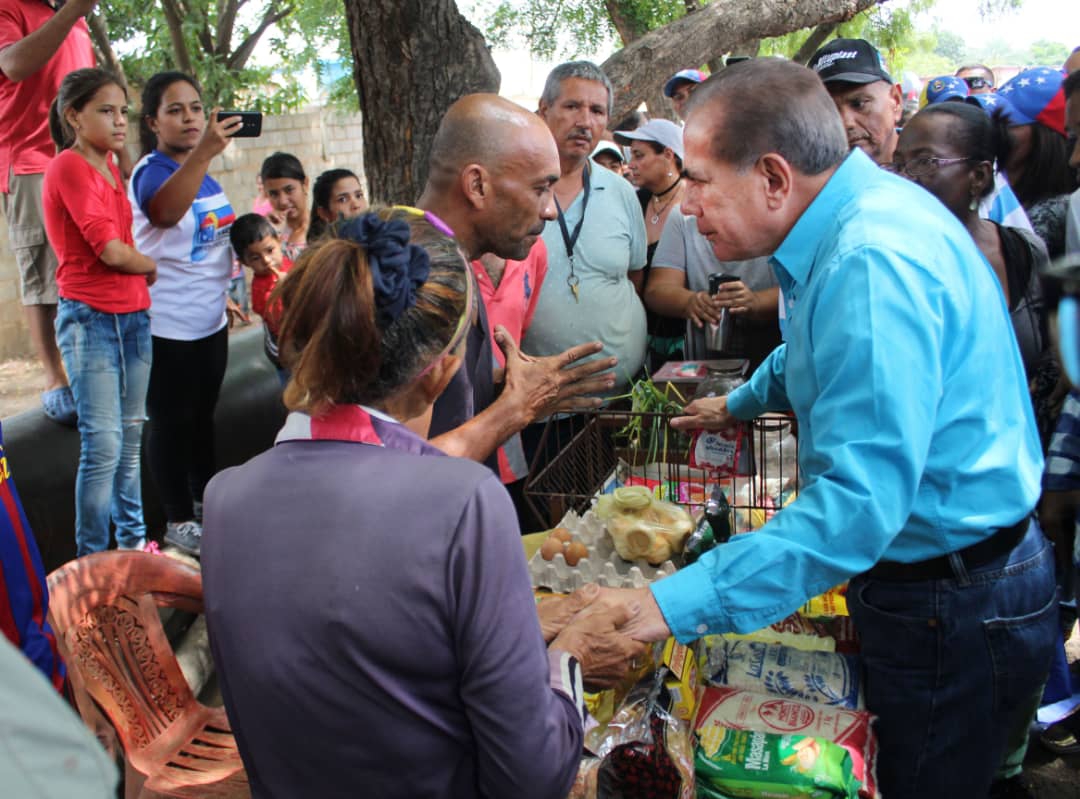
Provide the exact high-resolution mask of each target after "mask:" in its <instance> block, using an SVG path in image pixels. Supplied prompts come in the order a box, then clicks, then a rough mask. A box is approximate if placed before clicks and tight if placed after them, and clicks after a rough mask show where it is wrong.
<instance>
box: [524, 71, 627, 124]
mask: <svg viewBox="0 0 1080 799" xmlns="http://www.w3.org/2000/svg"><path fill="white" fill-rule="evenodd" d="M570 78H581V79H582V80H594V81H596V82H597V83H602V84H604V88H605V89H607V111H608V116H609V117H610V116H611V107H612V106H611V104H612V95H613V94H614V89H612V88H611V80H610V79H609V78H608V76H607V75H605V74H604V70H602V69H600V67H598V66H597V65H596V64H594V63H593V62H592V61H567V62H566V63H564V64H559V66H557V67H555V69H553V70H551V72H550V73H548V76H547V80H546V81H545V82H544V93H543V94H541V95H540V102H541V103H543V104H544V105H547V106H552V105H555V101H556V100H558V99H559V95H560V94H562V84H563V81H564V80H569V79H570Z"/></svg>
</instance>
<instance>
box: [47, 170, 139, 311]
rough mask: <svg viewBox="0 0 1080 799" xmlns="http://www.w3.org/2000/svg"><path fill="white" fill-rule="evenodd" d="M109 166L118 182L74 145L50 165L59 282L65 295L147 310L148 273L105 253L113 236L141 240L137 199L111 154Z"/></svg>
mask: <svg viewBox="0 0 1080 799" xmlns="http://www.w3.org/2000/svg"><path fill="white" fill-rule="evenodd" d="M109 172H110V173H112V178H113V182H114V183H115V184H116V186H115V188H114V187H113V186H110V185H109V183H108V181H106V180H105V178H104V177H103V176H102V175H101V174H100V173H99V172H98V171H97V170H96V169H94V168H93V167H92V166H90V164H89V163H88V162H87V160H86V159H85V158H83V157H82V156H81V155H79V154H78V153H76V152H75V151H73V150H64V151H63V152H62V153H60V154H59V155H57V156H56V158H54V159H53V160H52V163H50V164H49V166H48V168H46V170H45V188H44V189H43V190H42V197H41V202H42V206H43V208H44V211H45V233H46V234H47V235H48V237H49V243H50V244H52V248H53V250H54V251H55V252H56V260H57V262H58V264H59V265H58V266H57V269H56V284H57V286H58V287H59V290H60V296H61V297H66V298H67V299H69V300H78V301H79V302H85V303H86V304H87V305H89V306H90V307H91V308H93V309H94V310H97V311H103V312H104V313H131V312H132V311H144V310H146V309H147V308H149V307H150V291H149V289H148V288H147V286H146V276H145V275H129V274H125V273H123V272H117V271H116V270H115V269H110V268H109V267H108V266H106V265H105V264H104V263H103V262H102V261H101V258H100V255H101V253H102V251H103V250H104V249H105V245H106V244H108V243H109V242H110V241H112V240H113V239H120V241H122V242H124V244H127V245H129V246H131V247H134V246H135V241H134V239H133V238H132V236H131V204H130V203H129V202H128V198H127V190H126V189H125V187H124V181H123V179H122V178H121V177H120V170H118V169H117V168H116V164H114V163H113V160H112V159H111V158H110V159H109Z"/></svg>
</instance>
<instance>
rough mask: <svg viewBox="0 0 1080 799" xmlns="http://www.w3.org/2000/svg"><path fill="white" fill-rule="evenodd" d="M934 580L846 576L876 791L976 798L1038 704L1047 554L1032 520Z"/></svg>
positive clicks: (1051, 627) (1045, 639) (1046, 638)
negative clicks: (969, 563) (1003, 549)
mask: <svg viewBox="0 0 1080 799" xmlns="http://www.w3.org/2000/svg"><path fill="white" fill-rule="evenodd" d="M952 567H953V571H954V576H953V577H952V578H950V579H945V580H925V581H920V582H888V581H885V580H879V579H873V578H872V577H868V576H866V575H861V576H859V577H855V578H853V579H852V580H851V582H850V583H849V585H848V593H847V600H848V608H849V609H850V611H851V618H852V621H854V622H855V628H856V629H857V630H858V631H859V636H860V638H861V640H862V659H863V666H864V668H865V671H866V708H867V710H869V711H870V712H872V713H874V714H875V715H877V717H878V720H877V723H876V724H875V729H876V730H877V735H878V743H879V744H880V750H879V752H880V754H879V758H878V768H877V775H878V785H879V786H880V788H881V795H882V796H885V797H887V798H888V799H959V797H972V799H976V798H977V797H984V796H986V795H987V792H988V790H989V788H990V782H991V780H992V779H993V778H994V776H995V774H996V773H997V771H998V766H999V765H1000V764H1001V762H1002V760H1003V758H1004V757H1005V756H1006V755H1007V754H1008V752H1009V749H1010V748H1011V747H1013V746H1015V742H1014V741H1011V740H1010V738H1011V737H1012V735H1013V732H1014V731H1015V730H1018V729H1019V730H1025V729H1026V725H1027V723H1028V722H1029V721H1030V719H1031V713H1032V708H1033V707H1035V706H1037V705H1038V700H1039V696H1040V694H1041V693H1042V686H1043V685H1044V684H1045V682H1046V674H1047V671H1048V670H1049V667H1050V660H1051V657H1052V656H1053V650H1054V644H1055V639H1056V636H1057V625H1058V607H1057V588H1056V586H1055V585H1054V554H1053V551H1052V550H1051V547H1050V544H1049V543H1048V542H1047V541H1046V539H1045V538H1044V537H1043V534H1042V531H1041V530H1040V529H1039V527H1038V525H1037V524H1035V523H1034V522H1033V523H1032V524H1031V526H1030V527H1029V529H1028V531H1027V534H1026V536H1025V538H1024V540H1023V541H1021V542H1020V543H1019V544H1018V545H1017V546H1016V547H1015V548H1014V549H1013V550H1012V552H1009V553H1007V554H1004V555H1001V556H999V557H997V558H995V559H993V560H991V561H990V562H988V563H985V564H983V565H981V566H979V567H977V568H974V569H971V570H970V571H969V570H967V569H966V568H965V566H964V564H963V562H962V561H961V560H960V559H959V558H958V557H956V556H953V557H952Z"/></svg>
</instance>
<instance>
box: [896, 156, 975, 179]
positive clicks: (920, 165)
mask: <svg viewBox="0 0 1080 799" xmlns="http://www.w3.org/2000/svg"><path fill="white" fill-rule="evenodd" d="M974 160H975V159H974V158H935V157H934V156H929V155H928V156H925V157H923V158H912V159H911V160H910V161H905V162H904V163H902V164H898V163H896V162H895V161H894V162H893V163H891V164H882V165H881V168H882V169H884V170H886V171H888V172H892V173H893V174H894V175H907V176H908V177H909V178H921V177H925V176H926V175H929V174H931V173H932V172H936V171H937V170H939V169H941V167H943V166H951V165H952V164H962V163H964V162H965V161H974Z"/></svg>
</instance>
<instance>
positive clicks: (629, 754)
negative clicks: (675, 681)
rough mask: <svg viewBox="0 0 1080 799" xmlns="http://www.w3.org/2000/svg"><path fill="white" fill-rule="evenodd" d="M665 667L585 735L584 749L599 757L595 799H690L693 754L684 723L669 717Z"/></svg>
mask: <svg viewBox="0 0 1080 799" xmlns="http://www.w3.org/2000/svg"><path fill="white" fill-rule="evenodd" d="M669 679H671V674H670V672H669V670H668V669H667V668H666V667H663V666H662V667H660V668H659V669H657V671H656V673H655V674H653V675H652V676H651V677H650V678H648V679H645V680H642V681H640V682H639V683H638V684H637V685H636V686H634V689H633V690H632V691H631V692H630V695H629V696H628V697H627V699H626V701H625V702H624V703H623V706H622V707H621V708H619V710H618V711H617V712H616V713H615V717H614V718H613V719H612V720H611V721H610V722H609V723H608V725H607V726H606V727H604V728H602V729H601V728H597V729H594V730H591V731H589V732H588V733H587V734H586V736H585V747H586V749H588V750H589V751H591V752H592V753H593V754H595V755H597V756H598V757H600V758H601V761H600V765H599V767H598V772H597V775H596V791H597V793H596V795H597V797H599V799H615V797H619V799H692V797H693V796H694V754H693V740H692V736H691V732H690V723H689V722H687V721H683V720H682V719H680V718H678V716H676V715H675V714H674V713H673V712H672V703H671V697H670V694H669V693H668V689H667V687H666V686H665V684H664V683H665V681H667V680H669Z"/></svg>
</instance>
